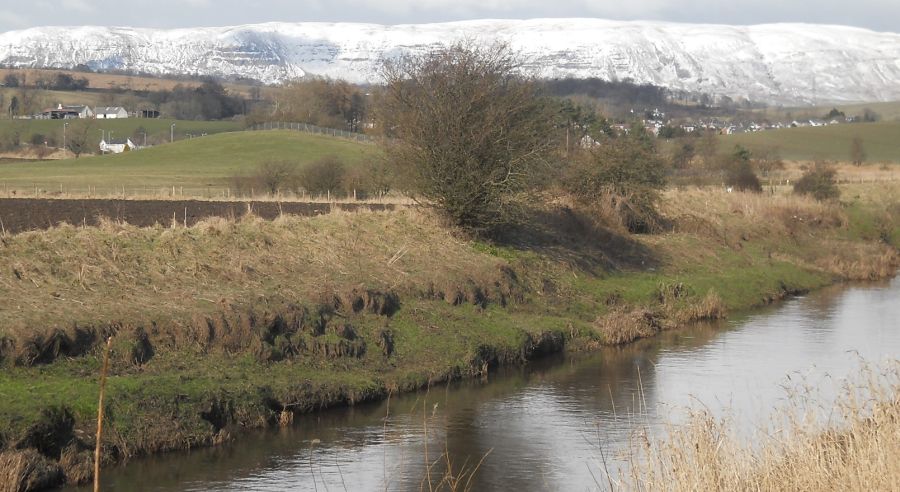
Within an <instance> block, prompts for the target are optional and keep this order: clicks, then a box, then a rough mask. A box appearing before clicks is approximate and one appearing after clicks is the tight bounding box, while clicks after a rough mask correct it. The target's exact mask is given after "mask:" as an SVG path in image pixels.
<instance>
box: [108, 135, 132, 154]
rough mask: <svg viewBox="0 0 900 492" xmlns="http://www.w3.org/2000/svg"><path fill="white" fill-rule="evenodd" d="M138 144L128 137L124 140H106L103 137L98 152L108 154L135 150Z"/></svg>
mask: <svg viewBox="0 0 900 492" xmlns="http://www.w3.org/2000/svg"><path fill="white" fill-rule="evenodd" d="M137 148H138V146H137V145H135V144H134V142H132V141H131V139H130V138H128V139H125V140H112V139H111V140H110V141H108V142H107V141H106V139H103V140H101V141H100V152H102V153H104V154H105V153H110V154H121V153H122V152H126V151H130V150H135V149H137Z"/></svg>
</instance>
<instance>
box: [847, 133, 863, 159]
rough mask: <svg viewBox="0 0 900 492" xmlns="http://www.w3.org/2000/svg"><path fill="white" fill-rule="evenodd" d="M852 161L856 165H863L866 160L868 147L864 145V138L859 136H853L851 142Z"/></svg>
mask: <svg viewBox="0 0 900 492" xmlns="http://www.w3.org/2000/svg"><path fill="white" fill-rule="evenodd" d="M850 161H851V162H853V164H854V165H856V166H862V164H863V162H865V161H866V149H865V148H864V147H863V139H862V138H861V137H859V136H856V137H853V140H852V141H851V142H850Z"/></svg>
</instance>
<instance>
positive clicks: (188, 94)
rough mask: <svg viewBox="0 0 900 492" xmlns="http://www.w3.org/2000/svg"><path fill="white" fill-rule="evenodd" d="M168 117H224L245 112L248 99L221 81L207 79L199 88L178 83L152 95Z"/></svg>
mask: <svg viewBox="0 0 900 492" xmlns="http://www.w3.org/2000/svg"><path fill="white" fill-rule="evenodd" d="M148 98H149V99H150V101H151V102H152V103H153V104H154V105H155V106H156V107H158V108H160V111H161V112H162V113H164V114H166V115H167V116H170V117H172V118H176V119H181V120H220V119H223V118H231V117H232V116H235V115H238V114H241V113H243V110H244V101H243V99H242V98H240V97H238V96H234V95H232V94H229V93H228V91H227V90H226V89H225V87H224V86H223V85H222V84H220V83H219V82H217V81H215V80H212V79H207V80H204V81H203V83H202V84H201V85H200V86H198V87H188V86H184V85H181V84H178V85H176V86H175V87H174V88H173V89H172V90H171V91H156V92H151V93H150V94H148Z"/></svg>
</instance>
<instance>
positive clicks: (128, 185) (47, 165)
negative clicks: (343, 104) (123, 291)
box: [0, 131, 377, 196]
mask: <svg viewBox="0 0 900 492" xmlns="http://www.w3.org/2000/svg"><path fill="white" fill-rule="evenodd" d="M376 152H377V149H376V147H375V146H373V145H369V144H361V143H356V142H352V141H349V140H343V139H339V138H334V137H328V136H321V135H309V134H305V133H299V132H291V131H260V132H232V133H222V134H218V135H209V136H206V137H201V138H195V139H193V140H183V141H180V142H179V141H176V142H175V143H174V144H167V145H160V146H156V147H152V148H149V149H144V150H140V151H133V152H126V153H122V154H117V155H98V156H91V157H82V158H80V159H68V160H60V161H43V162H23V163H12V164H0V192H2V193H4V194H8V193H9V190H19V192H26V193H30V192H33V191H34V189H35V188H37V189H38V190H44V191H47V192H58V191H60V186H62V190H63V192H65V193H87V192H88V190H89V188H90V189H91V190H95V191H94V193H96V194H98V195H103V194H111V193H118V194H121V190H122V187H123V186H124V187H125V189H126V193H127V194H128V195H141V194H156V193H159V192H160V190H161V189H165V188H168V189H171V187H173V186H175V187H178V191H179V193H180V192H181V188H182V187H183V188H184V194H185V195H194V196H204V195H210V196H219V195H221V194H222V192H223V190H225V189H226V188H227V187H228V186H229V181H230V178H231V177H233V176H235V175H238V174H242V173H249V172H251V171H252V170H253V169H255V168H256V167H257V166H258V165H259V164H260V163H262V162H264V161H267V160H289V161H292V162H296V163H297V164H300V165H303V164H304V163H308V162H311V161H314V160H316V159H319V158H321V157H324V156H336V157H338V158H339V159H340V160H341V161H343V162H345V163H346V164H348V165H351V166H352V165H354V164H358V163H360V162H362V161H364V160H365V159H366V158H367V157H370V156H372V155H374V154H375V153H376Z"/></svg>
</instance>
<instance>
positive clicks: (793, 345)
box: [104, 279, 900, 492]
mask: <svg viewBox="0 0 900 492" xmlns="http://www.w3.org/2000/svg"><path fill="white" fill-rule="evenodd" d="M898 301H900V280H896V279H895V280H894V281H892V282H890V283H885V284H881V285H866V286H854V287H851V288H843V289H828V290H825V291H822V292H817V293H815V294H813V295H810V296H807V297H805V298H799V299H794V300H791V301H789V302H787V303H784V304H782V305H780V306H778V307H775V308H770V309H767V310H764V311H756V312H754V313H752V314H749V315H745V316H737V317H733V318H732V319H731V320H729V321H727V322H725V323H720V324H702V325H697V326H694V327H691V328H690V329H685V330H680V331H678V332H670V333H665V334H664V335H663V336H660V337H658V338H654V339H651V340H644V341H641V342H639V343H635V344H632V345H629V346H627V347H622V348H615V349H609V350H604V351H601V352H598V353H593V354H587V355H567V356H556V357H551V358H548V359H546V360H542V361H540V362H537V363H534V364H531V365H529V366H528V367H525V368H515V369H509V370H506V371H502V372H501V373H499V374H495V375H492V377H491V382H490V383H488V384H484V383H482V382H463V383H457V384H454V385H451V386H449V387H441V388H434V389H432V390H431V391H429V392H428V393H427V394H426V393H420V394H414V395H404V396H401V397H399V398H397V397H395V398H392V399H391V400H390V401H389V402H381V403H377V404H366V405H359V406H356V407H353V408H347V409H339V410H333V411H329V412H325V413H322V414H316V415H308V416H304V417H302V418H298V420H297V423H296V425H295V426H294V427H292V428H290V429H282V430H277V431H268V432H259V433H254V434H251V435H248V436H242V437H241V438H240V439H239V441H238V442H237V443H235V444H232V445H229V446H225V447H221V448H215V449H205V450H199V451H194V452H191V453H183V454H176V455H170V456H166V457H162V458H156V459H148V460H139V461H135V462H133V463H130V464H129V465H128V466H125V467H120V468H118V469H114V470H109V471H107V472H106V474H105V475H104V482H105V486H106V487H107V488H108V489H110V490H135V491H175V490H179V491H181V490H197V491H199V490H204V491H206V490H213V491H238V490H254V491H256V490H261V491H266V490H273V491H274V490H279V491H280V490H345V489H346V490H385V489H388V490H419V489H420V486H421V485H422V484H423V480H427V479H428V477H429V476H430V477H431V478H432V481H433V482H436V481H438V480H440V477H441V476H443V474H444V471H445V470H446V465H447V463H446V461H447V460H446V459H444V458H441V455H444V454H446V455H447V456H449V457H450V461H451V462H452V466H453V468H454V469H455V470H459V469H460V468H462V467H464V466H466V467H468V468H469V469H471V468H472V467H474V466H475V464H477V463H478V462H479V460H481V459H482V458H483V457H484V456H485V455H487V458H486V459H484V461H483V463H482V464H481V466H480V468H479V470H478V473H477V474H475V475H474V477H473V478H472V481H473V482H472V483H473V485H474V489H475V490H497V489H502V490H518V491H521V492H526V491H531V490H595V489H598V488H605V487H604V485H605V483H606V482H605V479H604V478H603V472H602V470H603V467H604V464H603V462H604V459H605V461H606V463H607V466H608V467H609V468H611V469H615V468H616V467H620V466H621V465H622V463H621V462H620V461H617V460H616V456H617V455H621V451H622V450H623V449H627V447H628V443H629V441H630V440H632V439H634V438H635V435H634V433H635V429H637V428H638V424H641V426H649V427H650V428H651V429H652V428H654V427H656V426H658V424H659V422H660V421H661V420H666V419H672V418H675V419H677V418H679V417H678V414H679V412H678V411H675V410H672V409H680V408H683V407H684V406H697V405H700V404H701V403H700V402H702V404H703V405H704V406H706V407H708V408H710V409H711V410H713V411H714V412H722V411H726V409H729V410H728V411H729V412H732V413H733V414H734V416H735V418H736V419H737V420H738V421H743V422H746V423H747V427H750V425H752V422H755V421H758V420H759V419H760V418H762V417H763V416H765V415H767V414H768V412H770V411H771V409H772V408H773V407H774V406H776V405H777V404H778V402H779V401H782V400H783V398H784V396H785V393H784V390H783V388H782V387H781V384H782V383H783V382H784V381H785V379H786V377H787V376H788V375H790V376H791V377H792V378H795V379H796V378H797V377H798V376H800V377H803V378H806V380H807V381H808V382H809V383H811V384H823V383H824V384H826V385H830V383H829V381H831V380H833V379H837V378H840V377H843V376H844V375H846V374H847V372H848V371H851V370H852V369H853V368H854V367H856V364H857V361H858V358H859V357H865V358H867V359H870V360H880V359H885V358H889V357H890V358H896V357H898V356H900V322H898V320H900V302H898ZM426 434H427V437H426ZM426 453H427V457H428V459H427V460H426ZM595 477H596V478H595ZM425 488H426V489H427V486H426V487H425Z"/></svg>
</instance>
